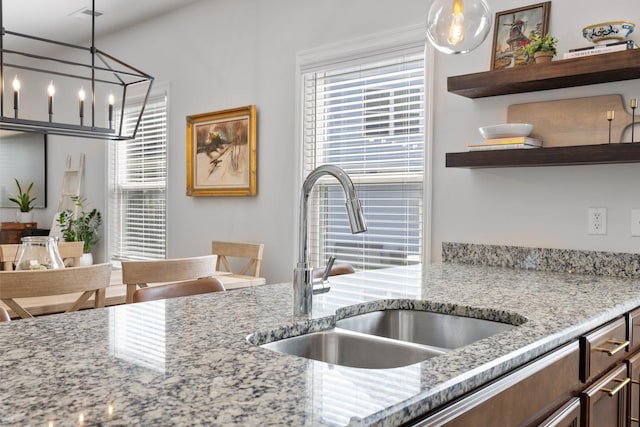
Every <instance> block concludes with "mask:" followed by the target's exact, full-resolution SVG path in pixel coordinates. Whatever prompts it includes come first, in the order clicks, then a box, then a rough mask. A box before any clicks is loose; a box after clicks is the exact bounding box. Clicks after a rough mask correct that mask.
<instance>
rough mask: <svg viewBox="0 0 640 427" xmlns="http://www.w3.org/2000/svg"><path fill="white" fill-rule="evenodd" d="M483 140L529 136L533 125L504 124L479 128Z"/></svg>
mask: <svg viewBox="0 0 640 427" xmlns="http://www.w3.org/2000/svg"><path fill="white" fill-rule="evenodd" d="M479 130H480V135H482V137H483V138H484V139H491V138H508V137H511V136H529V135H530V134H531V132H532V131H533V125H530V124H528V123H505V124H502V125H493V126H483V127H481V128H479Z"/></svg>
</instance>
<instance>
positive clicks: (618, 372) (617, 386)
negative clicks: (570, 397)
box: [580, 363, 631, 427]
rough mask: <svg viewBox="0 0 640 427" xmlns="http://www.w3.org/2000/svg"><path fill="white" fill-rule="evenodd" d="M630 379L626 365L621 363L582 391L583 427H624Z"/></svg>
mask: <svg viewBox="0 0 640 427" xmlns="http://www.w3.org/2000/svg"><path fill="white" fill-rule="evenodd" d="M630 382H631V379H630V378H629V377H628V376H627V365H626V364H624V363H623V364H621V365H619V366H618V367H616V368H615V369H612V370H611V371H610V372H608V373H607V374H606V375H605V376H604V377H603V378H601V379H600V380H599V381H597V382H595V383H594V384H593V385H592V386H591V387H589V388H587V389H586V390H585V391H583V392H582V394H581V395H580V398H581V400H582V402H581V405H582V422H583V426H584V427H603V426H607V427H625V426H626V425H627V396H628V390H629V383H630Z"/></svg>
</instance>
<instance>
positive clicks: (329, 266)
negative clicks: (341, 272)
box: [322, 256, 336, 282]
mask: <svg viewBox="0 0 640 427" xmlns="http://www.w3.org/2000/svg"><path fill="white" fill-rule="evenodd" d="M334 262H336V257H334V256H330V257H329V261H328V262H327V266H326V267H325V269H324V273H322V281H323V282H324V281H326V280H327V279H328V278H329V274H330V273H331V269H332V268H333V263H334Z"/></svg>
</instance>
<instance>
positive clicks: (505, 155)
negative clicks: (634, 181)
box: [446, 142, 640, 168]
mask: <svg viewBox="0 0 640 427" xmlns="http://www.w3.org/2000/svg"><path fill="white" fill-rule="evenodd" d="M609 163H640V142H635V143H633V144H632V143H621V144H599V145H580V146H574V147H549V148H532V149H528V150H524V149H514V150H487V151H469V152H465V153H447V154H446V167H448V168H506V167H522V166H568V165H593V164H609Z"/></svg>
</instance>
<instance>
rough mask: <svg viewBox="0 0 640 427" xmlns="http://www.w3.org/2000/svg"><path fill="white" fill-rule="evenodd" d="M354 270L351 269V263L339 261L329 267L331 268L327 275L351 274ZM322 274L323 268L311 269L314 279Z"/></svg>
mask: <svg viewBox="0 0 640 427" xmlns="http://www.w3.org/2000/svg"><path fill="white" fill-rule="evenodd" d="M355 272H356V271H355V270H354V269H353V266H352V265H351V264H347V263H339V264H334V265H333V267H331V270H330V271H329V277H331V276H340V275H341V274H351V273H355ZM323 274H324V269H322V268H318V269H314V270H313V277H314V278H316V279H319V278H321V277H322V275H323Z"/></svg>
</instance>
